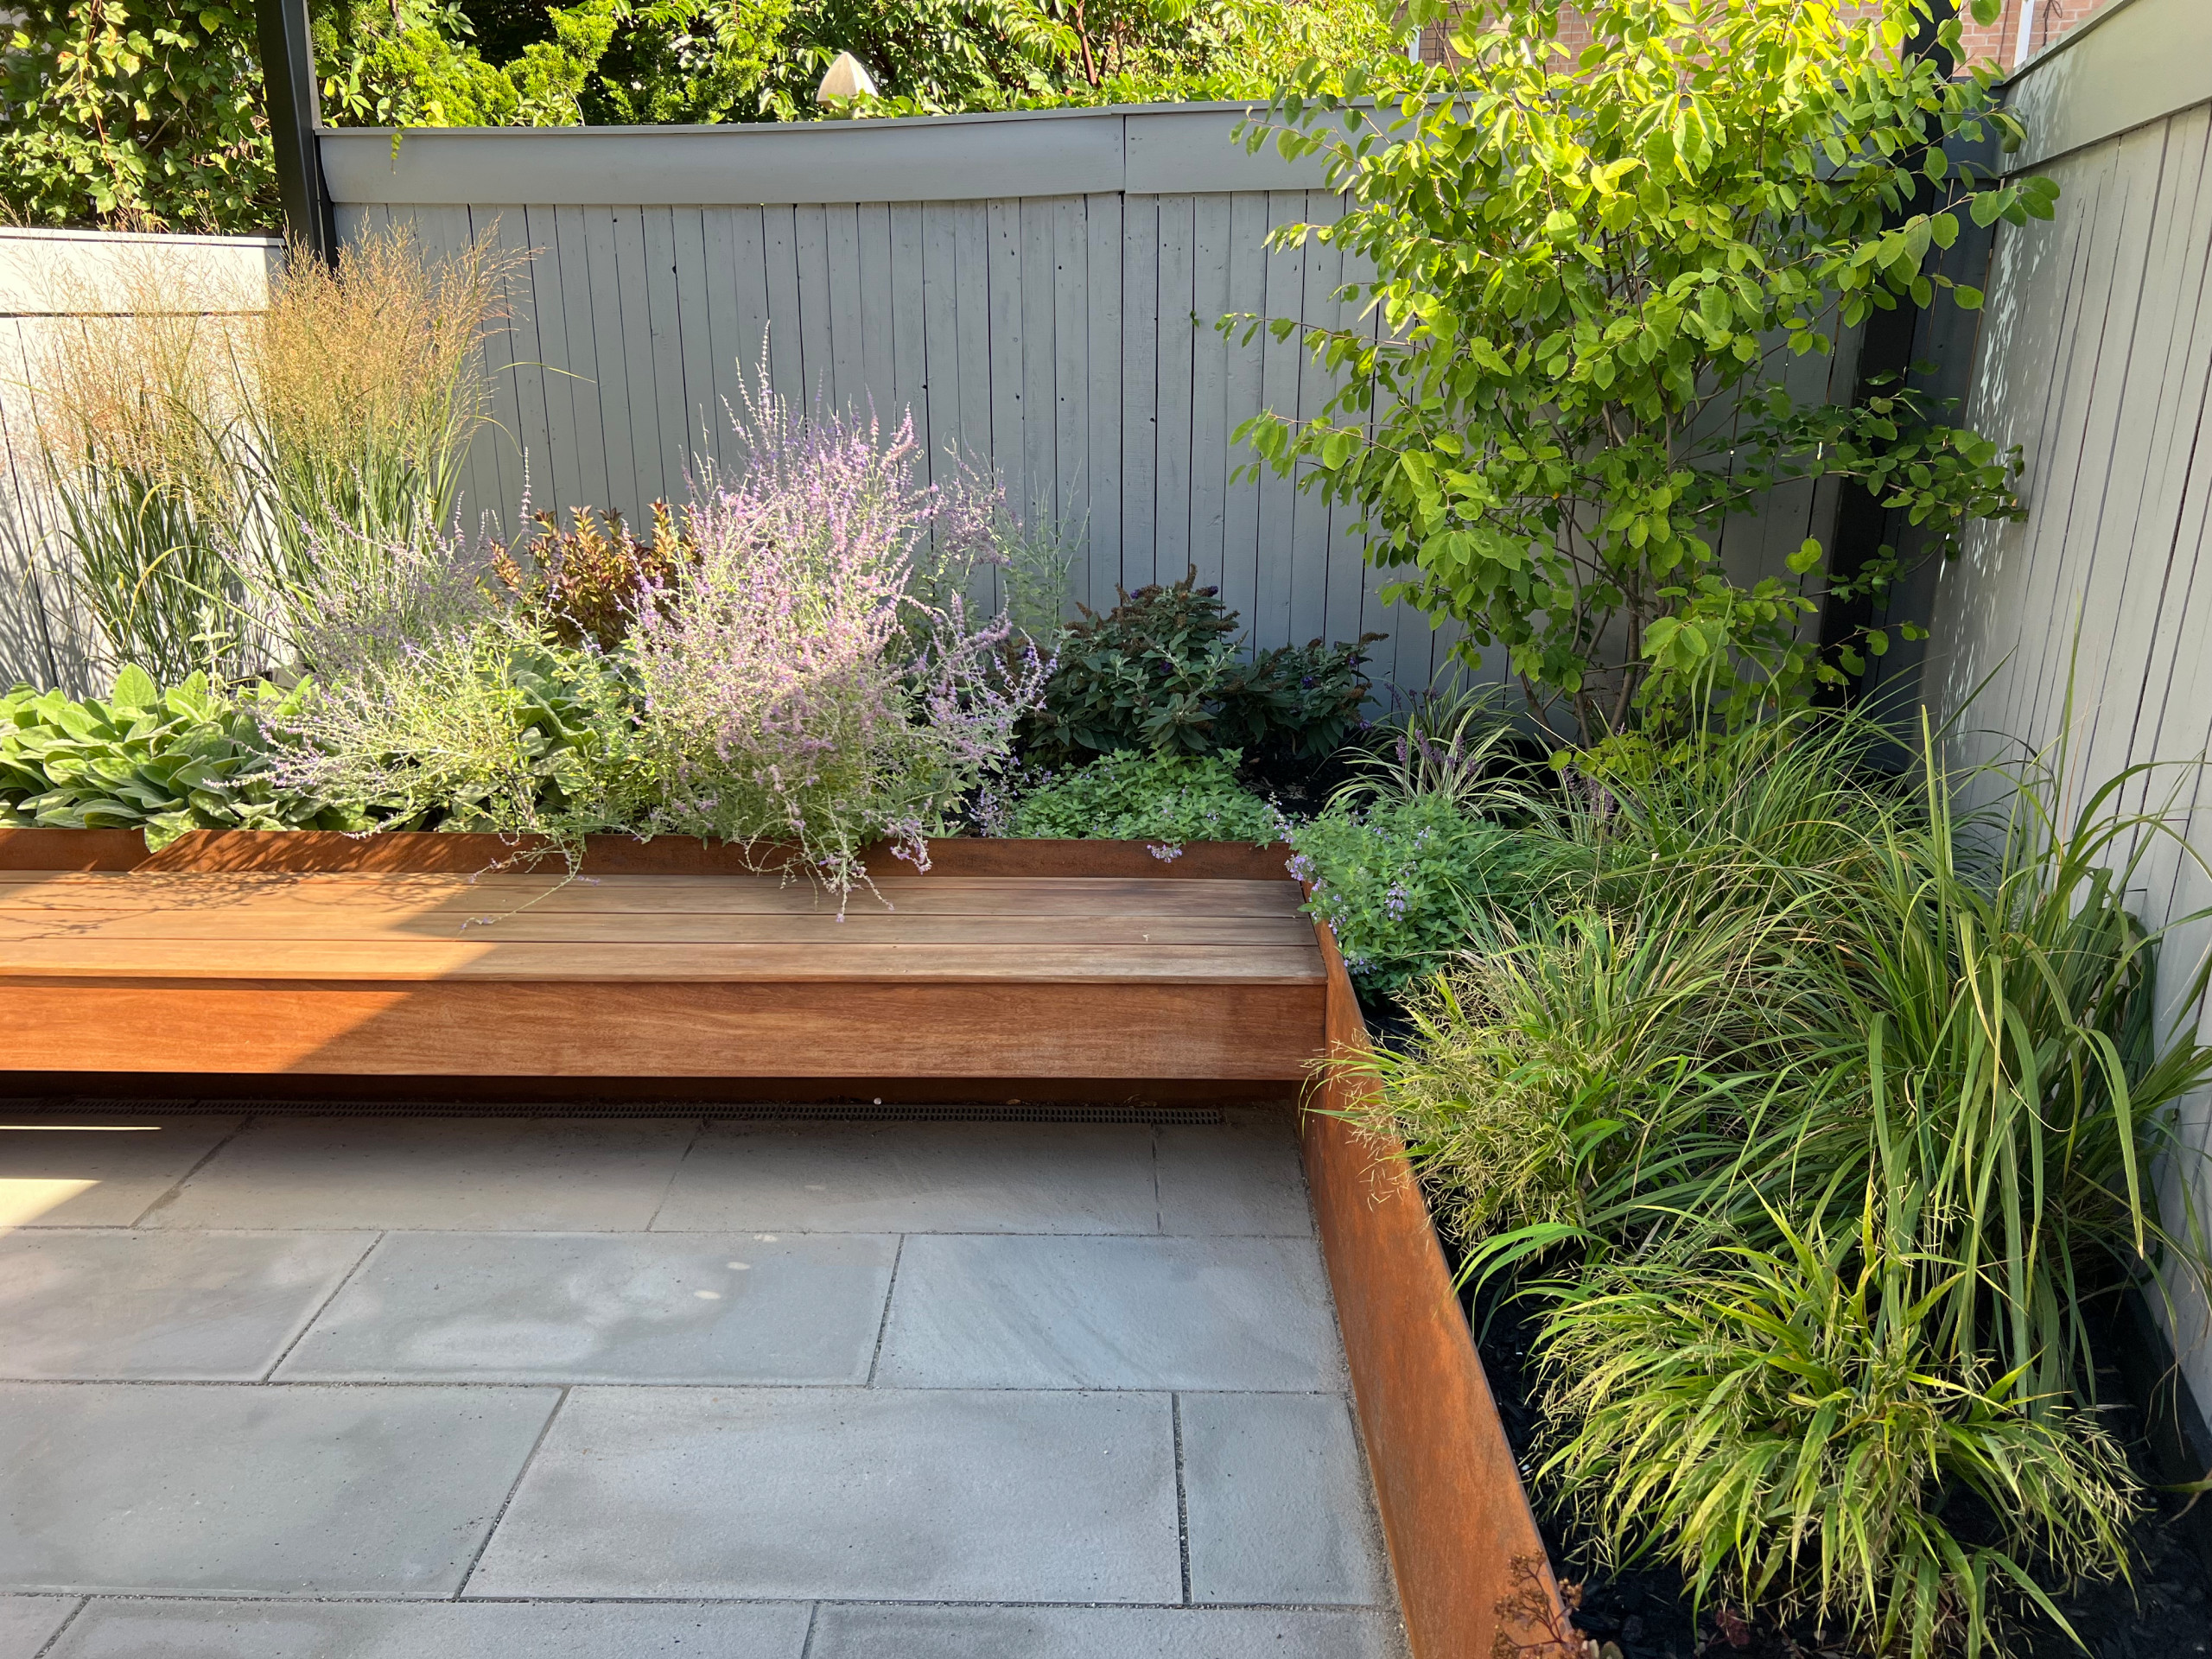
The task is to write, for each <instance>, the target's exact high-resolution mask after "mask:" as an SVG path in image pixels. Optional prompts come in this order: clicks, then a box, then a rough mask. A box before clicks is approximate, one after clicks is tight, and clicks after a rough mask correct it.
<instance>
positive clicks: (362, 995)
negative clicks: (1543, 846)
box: [0, 838, 1325, 1081]
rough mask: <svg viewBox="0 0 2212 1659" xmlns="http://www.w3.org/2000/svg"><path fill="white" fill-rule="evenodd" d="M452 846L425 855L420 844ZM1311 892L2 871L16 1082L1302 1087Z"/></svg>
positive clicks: (0, 1028)
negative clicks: (1095, 1080)
mask: <svg viewBox="0 0 2212 1659" xmlns="http://www.w3.org/2000/svg"><path fill="white" fill-rule="evenodd" d="M424 839H428V838H424ZM1299 899H1300V893H1299V889H1298V887H1297V886H1296V885H1295V884H1294V883H1293V882H1291V881H1289V880H1281V879H1275V880H1254V879H1236V878H1231V879H1219V880H1192V879H1168V878H1166V877H1165V876H1162V877H1151V878H1147V877H1133V876H1109V877H1069V876H1060V875H1044V876H1028V875H944V874H936V875H929V876H919V875H894V876H886V877H881V878H879V879H878V880H877V882H876V884H875V891H874V893H870V892H868V891H867V890H866V889H862V890H861V891H858V892H855V893H854V894H853V895H852V897H851V899H849V902H847V903H846V904H845V906H843V908H842V915H841V913H840V909H839V906H838V905H837V903H836V899H834V898H833V897H831V896H829V895H826V894H824V893H821V892H819V891H818V890H817V889H815V888H813V887H809V886H807V885H804V884H786V883H782V882H779V881H778V880H775V879H773V878H771V877H763V876H758V875H750V874H603V875H595V876H594V875H590V874H587V875H585V876H582V877H580V878H578V879H575V880H568V879H565V876H564V873H563V872H562V871H561V870H560V869H559V868H557V865H556V868H554V869H552V870H550V871H543V870H541V871H540V872H538V873H535V874H519V873H512V872H511V873H490V874H462V873H459V872H454V871H450V870H448V871H443V872H436V871H433V872H423V871H406V870H398V871H378V870H372V869H370V870H362V869H355V870H346V871H342V872H338V873H321V872H314V871H266V870H243V871H241V870H225V869H208V868H183V869H166V868H152V867H150V866H143V865H142V866H141V867H140V868H135V869H128V870H113V869H100V868H91V869H75V870H40V869H0V1040H4V1042H5V1044H6V1048H5V1051H4V1052H6V1053H7V1054H8V1056H9V1057H10V1058H9V1059H8V1061H7V1065H9V1066H10V1067H11V1068H13V1069H16V1070H18V1071H39V1072H48V1073H52V1072H92V1073H145V1072H159V1073H197V1072H214V1073H224V1074H270V1073H282V1074H286V1075H289V1076H294V1077H314V1076H316V1075H325V1076H333V1077H365V1076H378V1075H385V1076H403V1077H418V1078H419V1077H516V1076H523V1077H728V1078H746V1077H778V1078H784V1077H960V1078H976V1077H1042V1078H1052V1077H1085V1078H1090V1077H1126V1078H1132V1079H1135V1078H1147V1079H1151V1078H1168V1079H1174V1078H1186V1079H1219V1080H1242V1081H1259V1080H1266V1079H1279V1080H1284V1081H1288V1080H1292V1079H1295V1078H1297V1077H1300V1076H1302V1075H1303V1073H1304V1071H1305V1069H1306V1065H1307V1064H1308V1062H1309V1061H1310V1060H1311V1059H1312V1058H1313V1056H1314V1055H1315V1054H1317V1053H1318V1052H1319V1050H1320V1047H1321V1044H1322V1034H1323V1007H1322V1005H1323V987H1324V982H1325V969H1324V966H1323V961H1322V957H1321V953H1320V950H1319V946H1318V944H1317V943H1316V940H1315V938H1314V933H1313V926H1312V924H1311V923H1310V921H1308V920H1307V918H1305V917H1304V916H1302V915H1300V912H1299V909H1298V905H1299Z"/></svg>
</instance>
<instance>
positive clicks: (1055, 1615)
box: [807, 1606, 1406, 1659]
mask: <svg viewBox="0 0 2212 1659" xmlns="http://www.w3.org/2000/svg"><path fill="white" fill-rule="evenodd" d="M1405 1652H1406V1645H1405V1637H1404V1634H1403V1632H1402V1630H1401V1629H1400V1627H1399V1624H1398V1621H1397V1618H1395V1615H1392V1614H1387V1613H1353V1612H1333V1611H1305V1610H1284V1611H1249V1610H1244V1609H1234V1610H1232V1609H1229V1608H1211V1609H1202V1608H1191V1607H868V1606H860V1607H854V1606H830V1607H824V1608H823V1610H822V1611H821V1613H820V1615H819V1616H818V1617H817V1619H816V1621H815V1627H814V1642H813V1645H812V1646H811V1647H810V1648H809V1649H807V1659H1404V1655H1405Z"/></svg>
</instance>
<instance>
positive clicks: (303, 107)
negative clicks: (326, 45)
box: [255, 0, 338, 262]
mask: <svg viewBox="0 0 2212 1659" xmlns="http://www.w3.org/2000/svg"><path fill="white" fill-rule="evenodd" d="M255 10H256V13H257V16H256V17H255V22H256V25H257V29H258V33H259V35H260V37H261V79H262V83H263V85H264V87H265V88H266V90H267V94H268V99H269V135H270V138H271V139H273V140H274V141H275V143H276V148H277V193H278V194H279V195H280V196H281V197H282V198H283V203H284V233H285V235H286V237H287V238H289V240H291V241H294V242H296V243H299V244H301V245H303V246H305V247H307V248H308V249H309V250H311V251H313V252H314V254H315V257H317V258H318V259H321V260H324V261H326V262H327V261H334V260H335V259H336V258H337V257H338V230H337V224H336V221H335V220H334V219H333V218H332V216H331V212H330V193H329V191H328V190H327V189H326V188H324V186H323V181H322V156H321V151H320V149H318V148H317V145H316V143H315V129H316V127H317V126H318V125H320V124H321V123H320V121H319V120H318V117H319V116H320V114H321V108H322V104H321V87H320V86H318V85H317V84H316V81H315V38H314V36H313V35H311V34H309V33H308V3H307V0H257V4H256V8H255Z"/></svg>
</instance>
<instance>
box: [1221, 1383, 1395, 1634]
mask: <svg viewBox="0 0 2212 1659" xmlns="http://www.w3.org/2000/svg"><path fill="white" fill-rule="evenodd" d="M1178 1405H1179V1408H1180V1411H1181V1414H1182V1426H1183V1491H1184V1497H1185V1505H1186V1508H1187V1512H1188V1515H1189V1518H1190V1539H1191V1599H1192V1600H1193V1601H1215V1602H1233V1603H1259V1604H1261V1605H1266V1604H1268V1603H1281V1602H1317V1603H1321V1604H1324V1605H1331V1604H1344V1605H1353V1606H1383V1605H1388V1604H1389V1602H1390V1600H1391V1586H1390V1573H1389V1567H1387V1566H1386V1565H1385V1564H1384V1560H1383V1538H1382V1529H1381V1528H1380V1527H1379V1526H1378V1525H1377V1524H1376V1520H1375V1516H1374V1511H1373V1508H1372V1506H1371V1503H1370V1497H1369V1486H1368V1479H1367V1463H1366V1459H1364V1457H1363V1456H1362V1454H1361V1452H1360V1446H1359V1437H1358V1434H1357V1432H1356V1431H1355V1430H1354V1428H1353V1427H1352V1420H1351V1411H1350V1409H1349V1408H1347V1406H1346V1404H1345V1402H1344V1398H1343V1396H1342V1395H1327V1394H1186V1395H1183V1396H1181V1398H1180V1400H1179V1402H1178Z"/></svg>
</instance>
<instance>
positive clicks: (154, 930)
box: [0, 904, 1313, 951]
mask: <svg viewBox="0 0 2212 1659" xmlns="http://www.w3.org/2000/svg"><path fill="white" fill-rule="evenodd" d="M1312 937H1313V925H1312V924H1311V923H1309V922H1307V921H1306V919H1305V918H1303V917H1298V916H1116V917H1099V916H1063V917H1053V918H1043V919H1040V918H1036V917H1031V916H1003V917H1000V916H943V915H935V916H914V915H909V914H907V913H906V912H903V911H890V912H887V911H854V912H850V913H849V914H848V915H847V916H846V917H845V918H843V919H842V920H840V919H839V918H838V917H837V916H836V913H835V912H822V913H817V914H812V915H777V914H760V913H752V912H729V913H723V914H704V915H702V914H670V915H657V914H652V913H640V912H614V913H609V914H602V913H599V912H590V911H569V912H560V911H544V910H539V909H536V908H531V909H525V910H518V911H512V912H507V913H505V914H498V913H495V912H486V911H485V910H484V909H483V908H482V907H481V906H460V905H446V906H424V907H419V908H415V909H406V908H401V907H398V906H392V907H390V908H380V907H374V906H346V907H338V908H318V907H315V906H277V905H274V904H270V905H257V906H251V907H243V906H241V907H235V908H234V907H227V906H226V907H224V908H221V909H181V910H180V909H165V908H162V907H158V906H143V907H141V908H137V909H132V910H94V909H91V908H89V907H87V908H85V909H77V908H74V907H72V908H68V909H53V910H37V911H31V910H10V909H8V908H6V907H4V906H0V951H4V950H5V949H6V948H7V944H9V943H12V942H15V941H19V940H20V941H32V940H49V941H56V942H59V941H65V940H87V941H91V940H102V941H105V940H111V939H145V940H153V939H176V940H185V939H204V940H214V941H219V942H227V943H235V944H246V943H250V942H267V941H275V940H293V941H297V940H311V941H333V940H346V939H364V940H366V939H409V938H414V939H442V940H451V941H455V942H458V943H461V944H472V945H481V944H489V945H495V946H504V945H508V944H586V945H593V946H597V945H601V944H812V945H817V946H824V947H828V948H829V949H833V950H834V949H838V948H842V947H843V946H846V945H868V944H947V945H951V944H973V945H1021V946H1024V947H1027V946H1030V945H1034V944H1056V945H1073V944H1089V945H1101V946H1116V945H1141V944H1188V945H1217V946H1221V947H1223V948H1224V949H1235V948H1239V947H1243V946H1250V945H1274V946H1281V947H1285V948H1292V949H1296V948H1302V947H1304V946H1305V945H1306V941H1307V940H1309V939H1310V938H1312Z"/></svg>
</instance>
